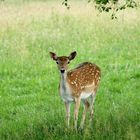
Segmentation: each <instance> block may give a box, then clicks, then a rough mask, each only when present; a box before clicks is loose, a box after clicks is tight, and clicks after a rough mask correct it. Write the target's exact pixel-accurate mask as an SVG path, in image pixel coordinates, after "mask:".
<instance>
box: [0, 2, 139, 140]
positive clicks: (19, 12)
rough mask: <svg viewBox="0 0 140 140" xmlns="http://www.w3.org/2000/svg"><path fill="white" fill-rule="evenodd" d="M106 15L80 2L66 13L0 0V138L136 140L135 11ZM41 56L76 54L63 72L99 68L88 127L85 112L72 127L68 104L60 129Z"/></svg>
mask: <svg viewBox="0 0 140 140" xmlns="http://www.w3.org/2000/svg"><path fill="white" fill-rule="evenodd" d="M110 15H111V14H110V13H102V14H100V13H98V11H96V10H95V9H94V8H93V6H92V5H90V4H88V3H86V1H75V2H74V1H72V2H71V8H70V10H67V9H66V8H65V7H64V6H63V5H61V1H46V2H45V1H40V2H39V1H28V2H27V1H24V2H22V1H21V0H20V1H17V0H15V1H14V0H13V1H12V0H11V1H10V0H7V1H5V2H0V140H78V139H79V140H81V139H83V140H94V139H95V140H139V139H140V9H139V8H137V9H127V10H125V11H121V12H119V13H117V16H118V19H116V20H111V18H110ZM49 51H52V52H56V53H57V54H58V55H69V54H70V52H72V51H77V56H76V58H75V60H73V61H72V62H71V64H70V68H74V67H75V66H76V65H78V64H79V63H81V62H84V61H91V62H93V63H96V64H97V65H99V66H100V68H101V70H102V78H101V82H100V87H99V89H98V93H97V97H96V102H95V113H94V114H95V116H94V123H93V125H92V127H89V121H88V119H89V114H88V116H87V119H86V125H85V129H84V130H83V131H82V132H81V131H79V132H77V133H76V132H75V131H74V130H73V105H72V114H71V123H70V124H71V125H70V129H66V127H65V123H64V122H65V121H64V120H65V108H64V104H63V102H62V100H61V99H60V97H59V94H58V83H59V72H58V70H57V67H56V63H55V62H53V61H52V60H51V59H50V56H49ZM81 114H82V105H81V108H80V114H79V121H80V118H81ZM79 121H78V125H79Z"/></svg>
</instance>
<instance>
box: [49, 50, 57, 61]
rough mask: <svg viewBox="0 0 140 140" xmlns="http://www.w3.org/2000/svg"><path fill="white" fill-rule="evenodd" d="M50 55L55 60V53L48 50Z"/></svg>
mask: <svg viewBox="0 0 140 140" xmlns="http://www.w3.org/2000/svg"><path fill="white" fill-rule="evenodd" d="M50 56H51V58H52V59H53V60H55V61H56V60H57V55H56V54H55V53H53V52H50Z"/></svg>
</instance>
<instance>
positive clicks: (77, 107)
mask: <svg viewBox="0 0 140 140" xmlns="http://www.w3.org/2000/svg"><path fill="white" fill-rule="evenodd" d="M79 107H80V97H79V98H75V107H74V127H75V129H76V130H77V120H78V112H79Z"/></svg>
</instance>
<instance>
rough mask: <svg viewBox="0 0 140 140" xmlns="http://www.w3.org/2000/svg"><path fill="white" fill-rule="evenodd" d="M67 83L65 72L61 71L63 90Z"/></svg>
mask: <svg viewBox="0 0 140 140" xmlns="http://www.w3.org/2000/svg"><path fill="white" fill-rule="evenodd" d="M66 83H67V72H65V73H61V88H62V89H63V90H64V91H65V90H66Z"/></svg>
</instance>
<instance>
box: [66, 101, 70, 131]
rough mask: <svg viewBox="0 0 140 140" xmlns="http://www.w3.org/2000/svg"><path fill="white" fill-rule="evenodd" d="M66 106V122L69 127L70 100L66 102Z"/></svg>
mask: <svg viewBox="0 0 140 140" xmlns="http://www.w3.org/2000/svg"><path fill="white" fill-rule="evenodd" d="M65 107H66V124H67V127H68V128H69V122H70V102H65Z"/></svg>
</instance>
